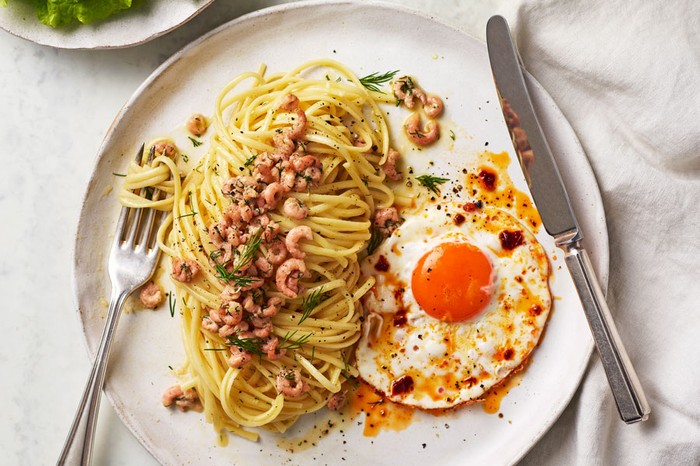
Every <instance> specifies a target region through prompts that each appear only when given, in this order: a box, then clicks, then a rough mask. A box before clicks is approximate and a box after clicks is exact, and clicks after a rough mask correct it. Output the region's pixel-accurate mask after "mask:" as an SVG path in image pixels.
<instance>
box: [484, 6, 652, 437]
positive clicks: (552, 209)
mask: <svg viewBox="0 0 700 466" xmlns="http://www.w3.org/2000/svg"><path fill="white" fill-rule="evenodd" d="M486 44H487V48H488V54H489V60H490V62H491V71H492V73H493V77H494V81H495V84H496V89H497V91H498V94H499V99H500V102H501V108H502V109H503V112H504V118H505V119H506V122H507V123H510V124H509V125H508V126H509V129H510V130H511V133H512V134H511V137H512V139H513V141H514V148H515V150H516V153H518V156H519V158H520V161H521V166H522V167H523V170H524V172H525V176H526V178H527V179H528V182H529V185H530V192H531V194H532V197H533V200H534V202H535V205H536V207H537V210H538V212H539V213H540V217H541V218H542V224H543V225H544V227H545V229H546V230H547V233H549V234H550V235H551V236H552V237H553V238H554V242H555V244H556V245H557V246H558V247H560V248H561V249H563V250H564V257H565V262H566V265H567V267H568V269H569V272H570V273H571V277H572V279H573V281H574V285H575V286H576V291H577V292H578V295H579V298H580V300H581V304H582V307H583V310H584V313H585V315H586V318H587V320H588V324H589V326H590V328H591V333H592V334H593V339H594V341H595V345H596V348H597V350H598V353H599V354H600V358H601V361H602V363H603V368H604V369H605V374H606V376H607V378H608V382H609V383H610V387H611V389H612V392H613V396H614V398H615V402H616V405H617V409H618V412H619V414H620V417H621V418H622V420H623V421H625V422H626V423H628V424H632V423H635V422H639V421H645V420H647V419H648V418H649V414H650V412H651V410H650V408H649V404H648V402H647V400H646V397H645V395H644V391H643V390H642V386H641V384H640V383H639V378H638V377H637V374H636V372H635V370H634V368H633V367H632V363H631V362H630V359H629V356H628V355H627V352H626V351H625V349H624V346H623V344H622V340H621V339H620V336H619V333H618V331H617V328H616V326H615V323H614V321H613V319H612V316H611V314H610V310H609V309H608V306H607V304H606V302H605V296H604V295H603V292H602V290H601V289H600V285H599V284H598V280H597V279H596V276H595V273H594V271H593V267H592V265H591V262H590V259H589V257H588V253H587V252H586V250H585V249H584V248H583V247H582V245H581V240H582V239H583V232H582V231H581V228H580V226H579V224H578V221H577V220H576V215H575V213H574V211H573V209H572V207H571V202H570V200H569V196H568V194H567V192H566V187H565V186H564V183H563V181H562V179H561V175H560V173H559V169H558V168H557V164H556V159H555V157H554V155H553V154H552V151H551V149H550V147H549V144H548V143H547V138H546V136H545V134H544V131H543V130H542V127H541V126H540V123H539V121H538V119H537V113H536V111H535V109H534V107H533V105H532V101H531V100H530V95H529V92H528V89H527V85H526V83H525V76H524V74H523V66H522V61H521V59H520V56H519V54H518V50H517V48H516V46H515V44H514V43H513V38H512V37H511V33H510V28H509V27H508V23H507V21H506V20H505V18H503V17H502V16H493V17H491V18H490V19H489V21H488V23H487V25H486ZM515 123H517V124H515ZM516 128H518V129H517V131H518V133H517V134H513V132H514V130H516ZM523 145H525V147H523ZM528 146H529V147H528ZM529 150H531V151H532V158H529V157H528V158H526V157H523V153H524V152H526V151H529Z"/></svg>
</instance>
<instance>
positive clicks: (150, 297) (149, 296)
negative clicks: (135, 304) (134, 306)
mask: <svg viewBox="0 0 700 466" xmlns="http://www.w3.org/2000/svg"><path fill="white" fill-rule="evenodd" d="M139 299H140V300H141V303H143V305H144V306H146V307H147V308H148V309H155V308H157V307H158V306H159V305H160V303H162V302H163V290H161V289H160V287H159V286H158V285H156V284H155V283H153V282H148V283H147V284H146V285H144V287H143V288H141V292H140V293H139Z"/></svg>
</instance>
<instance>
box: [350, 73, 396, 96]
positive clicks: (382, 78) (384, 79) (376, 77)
mask: <svg viewBox="0 0 700 466" xmlns="http://www.w3.org/2000/svg"><path fill="white" fill-rule="evenodd" d="M398 72H399V70H394V71H387V72H386V73H384V74H379V73H376V72H375V73H372V74H369V75H367V76H365V77H364V78H360V83H361V84H362V85H363V86H365V87H366V88H367V89H368V90H370V91H373V92H382V91H381V89H379V86H381V85H382V84H386V83H388V82H389V81H391V79H392V78H393V77H394V76H395V75H396V73H398Z"/></svg>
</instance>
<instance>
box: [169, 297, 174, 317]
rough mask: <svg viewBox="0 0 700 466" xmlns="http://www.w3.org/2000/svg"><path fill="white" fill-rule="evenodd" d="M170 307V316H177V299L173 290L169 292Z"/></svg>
mask: <svg viewBox="0 0 700 466" xmlns="http://www.w3.org/2000/svg"><path fill="white" fill-rule="evenodd" d="M168 307H169V308H170V317H175V300H174V299H173V292H172V291H169V292H168Z"/></svg>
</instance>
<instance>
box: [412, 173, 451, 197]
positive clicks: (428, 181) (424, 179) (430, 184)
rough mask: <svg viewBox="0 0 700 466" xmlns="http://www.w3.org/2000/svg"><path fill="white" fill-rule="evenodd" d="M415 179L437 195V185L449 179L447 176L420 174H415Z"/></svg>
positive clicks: (438, 193)
mask: <svg viewBox="0 0 700 466" xmlns="http://www.w3.org/2000/svg"><path fill="white" fill-rule="evenodd" d="M416 180H418V182H419V183H420V184H422V185H423V186H425V187H426V188H428V189H429V190H430V191H432V192H434V193H435V194H437V195H438V196H439V195H440V187H439V185H441V184H443V183H446V182H448V181H450V179H449V178H440V177H438V176H432V175H421V176H417V177H416Z"/></svg>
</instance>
